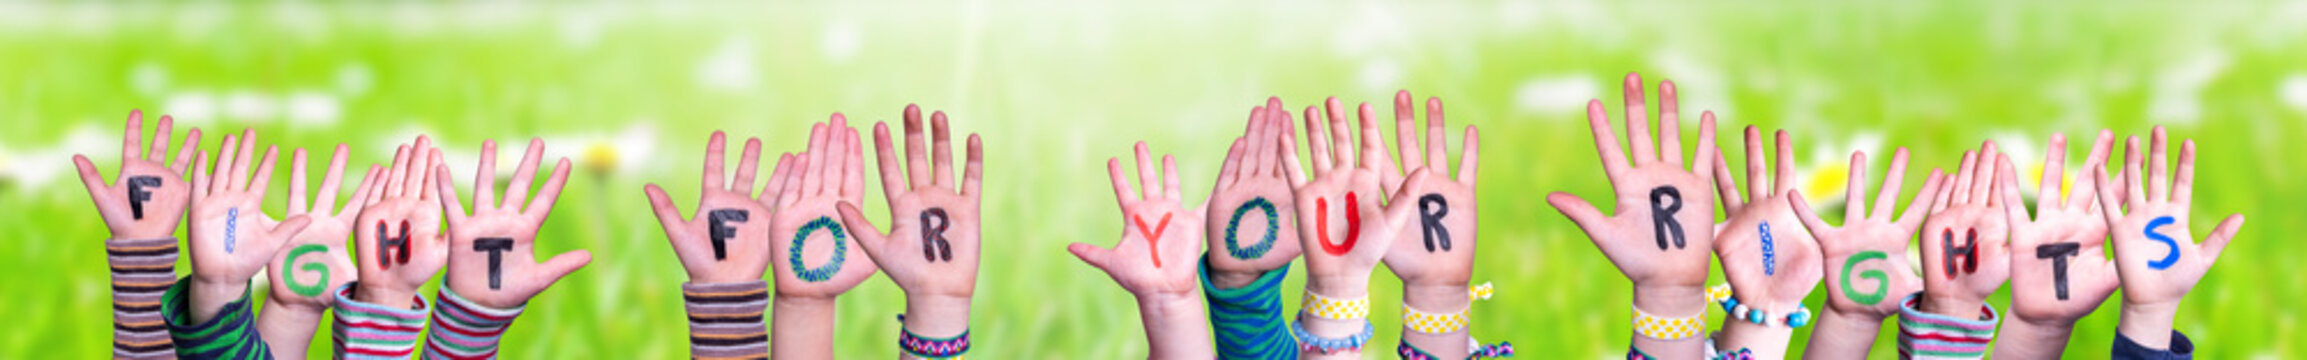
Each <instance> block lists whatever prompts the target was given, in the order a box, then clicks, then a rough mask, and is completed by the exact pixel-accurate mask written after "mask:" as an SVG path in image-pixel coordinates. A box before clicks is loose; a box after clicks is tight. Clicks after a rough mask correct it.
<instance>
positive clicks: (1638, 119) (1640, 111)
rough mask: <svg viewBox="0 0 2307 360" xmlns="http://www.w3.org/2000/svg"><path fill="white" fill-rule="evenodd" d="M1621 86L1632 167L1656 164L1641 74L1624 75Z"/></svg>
mask: <svg viewBox="0 0 2307 360" xmlns="http://www.w3.org/2000/svg"><path fill="white" fill-rule="evenodd" d="M1621 85H1622V86H1620V90H1621V93H1622V95H1624V97H1625V99H1626V100H1625V104H1626V108H1625V109H1623V110H1624V111H1625V112H1626V119H1625V120H1626V141H1627V143H1629V144H1632V145H1633V147H1634V165H1636V166H1640V165H1643V164H1649V163H1653V162H1657V161H1658V155H1657V152H1656V150H1655V147H1654V145H1655V144H1653V143H1652V142H1651V141H1652V140H1653V136H1654V135H1652V134H1651V133H1650V109H1649V107H1648V106H1647V105H1646V104H1645V103H1643V99H1642V96H1643V94H1642V74H1639V73H1626V81H1625V82H1624V83H1622V84H1621Z"/></svg>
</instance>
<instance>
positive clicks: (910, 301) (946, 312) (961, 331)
mask: <svg viewBox="0 0 2307 360" xmlns="http://www.w3.org/2000/svg"><path fill="white" fill-rule="evenodd" d="M969 304H970V298H969V297H968V296H951V295H918V296H917V295H913V294H910V293H908V294H906V296H905V318H904V319H903V320H904V321H905V332H906V333H909V334H912V335H914V336H919V337H923V338H929V339H956V338H960V337H962V336H965V335H968V334H969V309H970V307H969ZM963 343H966V342H963ZM966 351H967V350H966V348H963V350H962V352H963V353H966ZM898 357H899V358H902V359H917V358H920V357H919V356H916V355H915V354H912V353H910V352H905V351H900V352H899V353H898Z"/></svg>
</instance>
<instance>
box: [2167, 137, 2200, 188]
mask: <svg viewBox="0 0 2307 360" xmlns="http://www.w3.org/2000/svg"><path fill="white" fill-rule="evenodd" d="M2194 200H2195V140H2194V139H2188V140H2187V141H2185V142H2181V143H2180V144H2179V174H2178V179H2176V180H2172V182H2171V202H2173V203H2179V204H2191V203H2192V202H2193V201H2194Z"/></svg>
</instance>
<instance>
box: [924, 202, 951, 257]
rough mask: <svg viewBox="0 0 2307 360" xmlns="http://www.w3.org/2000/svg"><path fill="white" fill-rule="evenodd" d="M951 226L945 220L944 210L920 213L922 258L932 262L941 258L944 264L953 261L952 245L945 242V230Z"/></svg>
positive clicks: (930, 210) (935, 209) (932, 209)
mask: <svg viewBox="0 0 2307 360" xmlns="http://www.w3.org/2000/svg"><path fill="white" fill-rule="evenodd" d="M933 220H934V221H933ZM932 224H934V225H932ZM951 225H953V224H951V223H948V222H947V220H946V218H945V208H929V210H924V211H922V212H921V257H922V258H926V259H929V261H933V262H934V261H937V260H938V259H941V258H942V259H944V260H945V261H946V262H952V261H953V243H952V242H948V241H945V228H946V227H948V226H951Z"/></svg>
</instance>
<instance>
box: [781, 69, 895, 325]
mask: <svg viewBox="0 0 2307 360" xmlns="http://www.w3.org/2000/svg"><path fill="white" fill-rule="evenodd" d="M861 148H862V146H861V145H859V144H858V141H857V129H855V128H851V127H849V121H848V119H847V118H845V117H843V116H842V115H841V114H834V115H833V120H832V121H831V122H830V123H818V124H816V125H815V126H813V127H812V128H811V129H810V132H809V151H808V152H806V153H803V154H802V155H801V158H802V160H800V161H799V163H798V164H797V165H796V166H795V170H794V171H796V172H795V173H794V175H795V176H799V178H798V179H794V180H788V181H786V184H785V185H786V186H787V188H785V189H784V190H779V191H778V197H777V200H776V201H777V202H776V203H775V205H774V206H772V207H771V208H772V209H771V212H773V213H775V214H773V216H771V218H772V220H771V221H770V226H769V228H770V231H769V235H770V236H769V252H770V254H772V256H773V257H775V258H776V259H774V260H771V261H770V262H769V265H770V268H772V269H775V270H776V273H777V280H776V281H774V283H775V284H776V286H777V295H780V296H802V297H816V298H831V297H834V296H838V295H841V293H845V292H849V289H850V288H855V287H857V284H858V283H862V282H864V281H865V279H866V278H868V277H872V276H873V273H874V272H876V271H877V270H876V269H877V268H876V266H875V265H874V264H873V261H872V259H869V258H867V257H866V255H865V249H864V248H863V247H861V246H853V245H855V244H851V243H850V242H851V241H850V238H853V237H855V235H851V234H850V233H851V232H853V231H851V229H852V228H851V227H849V226H847V225H848V224H843V223H841V222H840V220H839V218H840V216H841V215H840V214H839V212H837V211H836V210H835V207H834V205H835V204H838V203H840V202H843V201H847V202H850V203H856V202H859V201H863V200H864V199H865V191H864V187H865V174H864V171H863V166H864V160H865V159H864V154H863V152H862V151H861V150H860V149H861ZM811 244H814V245H815V246H810V245H811Z"/></svg>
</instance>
